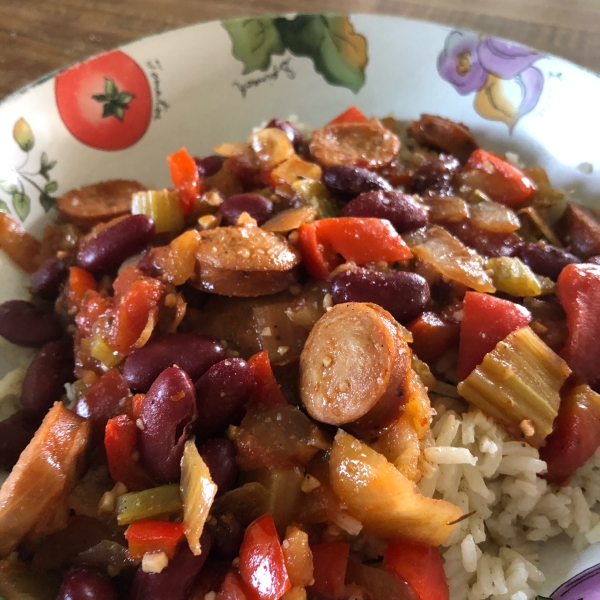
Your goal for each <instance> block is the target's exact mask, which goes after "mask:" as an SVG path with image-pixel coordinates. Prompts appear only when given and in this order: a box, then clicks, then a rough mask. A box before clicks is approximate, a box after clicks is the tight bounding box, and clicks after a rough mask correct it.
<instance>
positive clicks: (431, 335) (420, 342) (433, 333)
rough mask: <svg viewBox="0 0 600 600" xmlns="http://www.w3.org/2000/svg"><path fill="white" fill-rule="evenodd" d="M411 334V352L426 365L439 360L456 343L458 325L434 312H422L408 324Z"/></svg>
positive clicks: (458, 330)
mask: <svg viewBox="0 0 600 600" xmlns="http://www.w3.org/2000/svg"><path fill="white" fill-rule="evenodd" d="M407 328H408V330H409V331H410V332H411V333H412V334H413V343H412V344H411V347H412V349H413V352H414V353H415V354H416V355H417V356H418V357H419V358H420V359H421V360H424V361H425V362H426V363H429V362H431V361H433V360H435V359H436V358H439V357H440V356H441V355H442V354H443V353H444V352H446V351H447V350H449V349H450V348H452V346H454V344H456V343H457V342H458V337H459V332H460V325H458V323H449V322H447V321H444V320H443V319H441V318H440V317H439V316H438V315H436V314H435V313H434V312H424V313H423V314H422V315H421V316H419V317H417V318H416V319H415V320H414V321H412V322H411V323H409V324H408V326H407Z"/></svg>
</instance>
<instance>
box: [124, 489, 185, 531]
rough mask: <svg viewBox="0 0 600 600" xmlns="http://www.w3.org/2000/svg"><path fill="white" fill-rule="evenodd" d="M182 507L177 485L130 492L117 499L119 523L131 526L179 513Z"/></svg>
mask: <svg viewBox="0 0 600 600" xmlns="http://www.w3.org/2000/svg"><path fill="white" fill-rule="evenodd" d="M182 507H183V504H182V502H181V495H180V494H179V486H178V485H177V484H175V483H173V484H170V485H161V486H160V487H155V488H150V489H149V490H143V491H142V492H130V493H128V494H123V495H122V496H119V497H118V498H117V522H118V523H119V525H129V524H130V523H133V522H134V521H141V520H142V519H150V518H152V517H159V516H166V515H172V514H175V513H179V512H181V509H182Z"/></svg>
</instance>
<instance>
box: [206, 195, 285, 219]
mask: <svg viewBox="0 0 600 600" xmlns="http://www.w3.org/2000/svg"><path fill="white" fill-rule="evenodd" d="M243 212H247V213H248V214H249V215H250V216H251V217H252V218H253V219H255V220H256V222H257V223H258V224H259V225H262V224H263V223H266V222H267V221H268V220H269V217H270V216H271V215H272V214H273V203H272V202H271V201H270V200H269V199H268V198H265V197H264V196H261V195H260V194H250V193H244V194H234V195H233V196H229V198H227V200H225V201H224V202H223V204H221V206H219V210H218V212H217V215H219V216H220V217H221V219H222V221H221V223H222V225H235V224H236V223H237V220H238V218H239V216H240V215H241V214H242V213H243Z"/></svg>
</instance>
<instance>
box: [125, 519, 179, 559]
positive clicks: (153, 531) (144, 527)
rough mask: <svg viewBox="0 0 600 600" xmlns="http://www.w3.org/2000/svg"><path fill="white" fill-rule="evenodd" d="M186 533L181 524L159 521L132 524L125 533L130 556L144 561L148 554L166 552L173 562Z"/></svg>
mask: <svg viewBox="0 0 600 600" xmlns="http://www.w3.org/2000/svg"><path fill="white" fill-rule="evenodd" d="M184 533H185V528H184V526H183V525H182V524H181V523H170V522H169V521H158V520H147V521H137V522H136V523H132V524H131V525H130V526H129V527H128V528H127V531H126V532H125V539H126V540H127V545H128V550H129V556H131V557H132V558H135V559H136V560H142V558H143V557H144V554H146V553H147V552H164V553H165V554H166V555H167V558H168V559H169V560H171V559H172V558H173V556H174V555H175V550H176V549H177V544H178V543H179V540H180V539H181V538H182V537H183V534H184Z"/></svg>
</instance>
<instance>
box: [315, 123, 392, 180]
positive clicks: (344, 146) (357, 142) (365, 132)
mask: <svg viewBox="0 0 600 600" xmlns="http://www.w3.org/2000/svg"><path fill="white" fill-rule="evenodd" d="M399 150H400V140H399V139H398V137H397V136H396V135H394V134H393V133H392V132H391V131H390V130H389V129H386V128H385V127H384V126H383V125H382V124H381V123H379V121H367V122H366V123H333V124H331V125H326V126H325V127H323V128H321V129H317V130H316V131H315V132H314V133H313V136H312V140H311V142H310V152H311V154H312V155H313V157H314V158H315V159H316V161H317V162H318V163H319V164H321V165H324V166H326V167H332V166H334V165H349V166H356V167H366V168H372V169H373V168H379V167H385V166H387V165H389V164H390V163H391V162H392V161H393V160H394V159H395V158H396V156H397V155H398V151H399Z"/></svg>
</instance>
